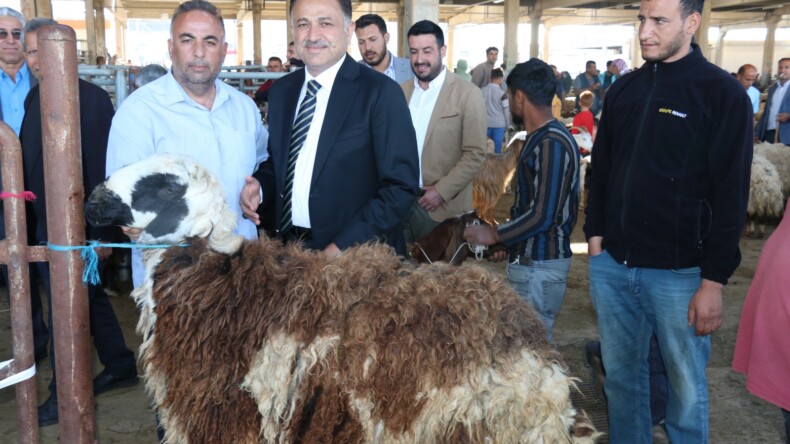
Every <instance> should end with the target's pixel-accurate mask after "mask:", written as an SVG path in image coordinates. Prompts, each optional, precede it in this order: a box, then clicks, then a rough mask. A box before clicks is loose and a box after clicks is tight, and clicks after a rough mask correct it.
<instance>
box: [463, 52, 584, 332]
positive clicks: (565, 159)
mask: <svg viewBox="0 0 790 444" xmlns="http://www.w3.org/2000/svg"><path fill="white" fill-rule="evenodd" d="M556 82H557V79H556V78H555V77H554V74H553V72H552V70H551V67H549V65H547V64H546V63H545V62H543V61H541V60H539V59H534V58H533V59H530V60H529V61H527V62H525V63H519V64H518V65H516V67H515V68H513V70H512V71H511V72H510V74H509V75H508V78H507V86H508V95H509V97H510V112H511V114H512V115H513V122H514V123H520V121H522V120H523V123H524V126H525V127H526V129H527V134H528V136H527V138H526V140H525V141H524V142H523V143H524V148H523V150H522V151H521V157H520V159H519V162H518V170H517V176H518V191H517V194H516V201H515V203H514V204H513V208H511V210H510V215H511V220H510V221H509V222H507V223H504V224H502V225H499V226H498V227H496V228H494V227H490V226H482V225H476V226H469V227H467V228H466V230H465V231H464V238H465V239H466V241H467V242H469V243H470V244H472V245H493V244H495V243H499V242H501V243H503V244H505V246H506V247H507V248H508V262H509V264H508V267H507V274H508V279H509V280H510V283H511V284H512V285H513V286H514V287H515V289H516V291H517V292H518V294H519V295H520V296H521V298H522V299H524V300H525V301H527V302H528V303H529V304H531V305H532V306H533V307H534V308H535V310H536V311H537V313H538V316H539V317H540V319H541V320H542V321H543V323H544V324H545V325H546V330H547V339H549V340H550V339H551V331H552V327H553V325H554V320H555V319H556V316H557V313H558V312H559V310H560V307H561V306H562V300H563V298H564V297H565V284H566V281H567V277H568V271H569V270H570V265H571V247H570V237H571V232H572V231H573V227H574V226H575V225H576V212H577V210H578V207H579V148H578V146H577V145H576V142H575V141H574V139H573V137H572V136H571V134H570V133H569V132H568V130H567V129H565V127H564V126H563V125H562V124H560V123H558V122H557V121H556V120H554V118H553V117H552V114H551V100H552V98H553V96H554V94H555V93H556V91H557V83H556ZM503 258H504V257H496V259H503Z"/></svg>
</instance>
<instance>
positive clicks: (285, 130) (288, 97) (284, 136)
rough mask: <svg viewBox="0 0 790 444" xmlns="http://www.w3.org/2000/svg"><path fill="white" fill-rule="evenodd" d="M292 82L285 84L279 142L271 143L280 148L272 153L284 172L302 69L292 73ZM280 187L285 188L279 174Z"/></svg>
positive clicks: (282, 178)
mask: <svg viewBox="0 0 790 444" xmlns="http://www.w3.org/2000/svg"><path fill="white" fill-rule="evenodd" d="M293 75H294V76H295V77H294V80H293V81H292V82H290V83H288V84H287V88H288V89H287V90H286V91H285V94H284V98H285V104H284V106H283V118H282V131H280V134H281V137H280V139H279V140H275V141H273V142H274V143H277V144H278V146H280V147H282V149H281V150H277V149H273V150H272V151H273V152H276V153H279V154H280V158H279V159H277V166H278V167H279V169H280V171H283V172H285V170H286V169H287V167H288V152H289V150H290V148H291V131H292V130H293V123H294V119H295V118H296V109H297V106H298V105H299V94H300V93H301V92H302V85H303V84H304V79H305V75H304V68H303V69H300V70H298V71H296V72H294V73H293ZM278 180H279V182H280V186H281V187H284V186H285V174H280V175H279V178H278Z"/></svg>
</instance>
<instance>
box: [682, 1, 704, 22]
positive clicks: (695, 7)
mask: <svg viewBox="0 0 790 444" xmlns="http://www.w3.org/2000/svg"><path fill="white" fill-rule="evenodd" d="M704 4H705V0H680V15H681V17H683V18H684V19H685V18H686V17H688V16H690V15H691V14H693V13H695V12H698V13H700V14H702V6H703V5H704Z"/></svg>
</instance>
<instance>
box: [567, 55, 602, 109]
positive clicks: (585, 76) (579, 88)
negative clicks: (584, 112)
mask: <svg viewBox="0 0 790 444" xmlns="http://www.w3.org/2000/svg"><path fill="white" fill-rule="evenodd" d="M584 91H590V92H591V93H593V95H594V96H595V99H594V100H593V105H592V106H591V107H590V111H592V113H593V115H596V114H598V111H600V110H601V78H600V77H598V68H597V67H596V65H595V61H594V60H588V61H587V64H586V65H585V70H584V72H583V73H581V74H579V75H578V76H576V79H575V80H574V81H573V93H574V94H576V111H581V107H580V106H579V96H581V94H582V92H584Z"/></svg>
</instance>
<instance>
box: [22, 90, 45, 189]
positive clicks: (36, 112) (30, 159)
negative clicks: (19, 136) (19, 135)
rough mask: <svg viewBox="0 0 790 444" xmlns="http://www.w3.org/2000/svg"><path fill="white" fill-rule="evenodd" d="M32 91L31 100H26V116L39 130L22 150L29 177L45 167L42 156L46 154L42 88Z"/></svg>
mask: <svg viewBox="0 0 790 444" xmlns="http://www.w3.org/2000/svg"><path fill="white" fill-rule="evenodd" d="M31 91H33V94H32V95H30V96H29V97H28V99H29V101H26V102H27V103H26V104H27V107H25V118H26V119H27V118H29V119H30V121H31V122H32V125H33V126H34V128H38V129H39V130H38V132H36V133H35V135H33V136H32V138H33V139H34V140H33V141H32V142H31V143H27V144H25V145H26V146H27V148H28V149H27V150H22V160H23V162H24V166H25V168H24V169H25V173H26V174H27V175H28V177H34V176H33V172H34V171H35V170H36V169H37V168H42V169H43V165H42V162H43V160H42V157H43V154H44V151H43V147H44V137H43V135H42V133H41V125H42V122H41V95H40V93H41V90H40V89H39V88H35V90H33V89H31ZM31 147H32V149H31ZM42 177H43V174H42Z"/></svg>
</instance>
